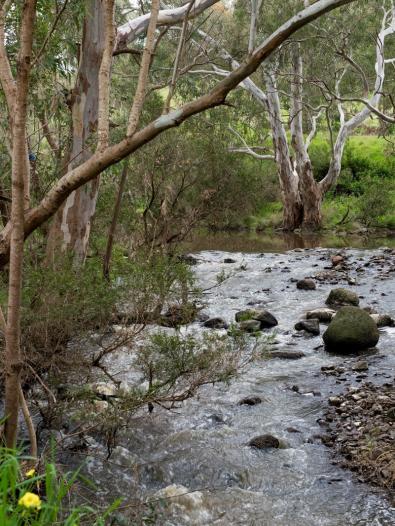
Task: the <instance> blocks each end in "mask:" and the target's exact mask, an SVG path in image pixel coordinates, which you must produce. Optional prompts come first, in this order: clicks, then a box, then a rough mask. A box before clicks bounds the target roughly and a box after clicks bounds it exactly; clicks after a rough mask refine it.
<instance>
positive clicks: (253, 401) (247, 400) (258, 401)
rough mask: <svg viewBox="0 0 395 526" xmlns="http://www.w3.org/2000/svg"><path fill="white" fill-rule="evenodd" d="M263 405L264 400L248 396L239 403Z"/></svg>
mask: <svg viewBox="0 0 395 526" xmlns="http://www.w3.org/2000/svg"><path fill="white" fill-rule="evenodd" d="M261 403H262V398H260V397H259V396H247V397H246V398H242V399H241V400H240V402H239V405H257V404H261Z"/></svg>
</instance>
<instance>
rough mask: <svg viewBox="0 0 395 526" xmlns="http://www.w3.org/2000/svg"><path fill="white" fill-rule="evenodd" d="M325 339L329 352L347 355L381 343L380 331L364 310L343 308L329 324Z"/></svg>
mask: <svg viewBox="0 0 395 526" xmlns="http://www.w3.org/2000/svg"><path fill="white" fill-rule="evenodd" d="M323 338H324V343H325V345H326V347H327V348H328V349H329V350H331V351H338V352H342V353H347V352H355V351H360V350H362V349H367V348H369V347H374V346H375V345H376V344H377V342H378V341H379V331H378V329H377V326H376V324H375V322H374V321H373V320H372V318H371V317H370V316H369V314H368V313H367V312H365V311H364V310H362V309H359V308H358V307H342V308H341V309H340V310H339V311H338V313H337V314H336V316H335V317H334V318H333V320H332V321H331V323H330V324H329V327H328V329H327V330H326V332H325V333H324V336H323Z"/></svg>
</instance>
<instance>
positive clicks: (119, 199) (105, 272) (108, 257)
mask: <svg viewBox="0 0 395 526" xmlns="http://www.w3.org/2000/svg"><path fill="white" fill-rule="evenodd" d="M127 175H128V163H127V162H125V164H124V166H123V169H122V175H121V181H120V183H119V187H118V193H117V198H116V201H115V206H114V212H113V216H112V221H111V225H110V229H109V231H108V238H107V246H106V254H105V256H104V261H103V276H104V278H105V279H107V280H108V279H109V278H110V264H111V256H112V247H113V244H114V236H115V230H116V228H117V223H118V218H119V212H120V211H121V204H122V196H123V191H124V188H125V183H126V178H127Z"/></svg>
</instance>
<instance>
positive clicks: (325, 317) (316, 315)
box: [306, 309, 336, 323]
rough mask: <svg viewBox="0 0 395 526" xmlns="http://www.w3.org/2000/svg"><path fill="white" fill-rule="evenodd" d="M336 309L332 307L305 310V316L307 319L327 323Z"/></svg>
mask: <svg viewBox="0 0 395 526" xmlns="http://www.w3.org/2000/svg"><path fill="white" fill-rule="evenodd" d="M335 314H336V311H334V310H333V309H314V310H309V311H308V312H306V318H307V319H308V320H318V321H320V322H322V323H329V322H330V321H331V320H332V318H333V316H334V315H335Z"/></svg>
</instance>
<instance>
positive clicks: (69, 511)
mask: <svg viewBox="0 0 395 526" xmlns="http://www.w3.org/2000/svg"><path fill="white" fill-rule="evenodd" d="M31 462H32V459H30V458H28V457H24V456H22V455H20V454H18V453H16V452H15V451H10V450H7V449H4V448H1V449H0V524H1V526H57V525H59V526H61V525H62V526H80V525H81V526H82V525H88V524H89V526H105V525H106V524H109V522H108V520H107V519H109V517H110V515H111V514H112V513H113V511H114V510H115V509H116V508H117V507H118V506H119V504H120V501H119V500H118V501H116V502H115V503H114V504H112V505H111V506H110V507H109V508H107V509H106V510H105V511H104V512H100V511H98V510H97V509H95V508H94V507H92V506H87V505H84V506H72V505H70V494H71V491H72V489H73V487H74V485H75V484H76V481H77V479H78V475H79V472H78V471H76V472H75V473H70V474H66V475H62V474H60V473H58V472H57V470H56V467H55V465H54V464H53V463H51V462H48V463H46V465H45V469H44V473H43V474H38V473H36V471H35V469H32V468H29V466H31V465H32V464H31Z"/></svg>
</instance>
